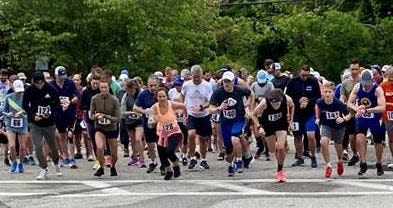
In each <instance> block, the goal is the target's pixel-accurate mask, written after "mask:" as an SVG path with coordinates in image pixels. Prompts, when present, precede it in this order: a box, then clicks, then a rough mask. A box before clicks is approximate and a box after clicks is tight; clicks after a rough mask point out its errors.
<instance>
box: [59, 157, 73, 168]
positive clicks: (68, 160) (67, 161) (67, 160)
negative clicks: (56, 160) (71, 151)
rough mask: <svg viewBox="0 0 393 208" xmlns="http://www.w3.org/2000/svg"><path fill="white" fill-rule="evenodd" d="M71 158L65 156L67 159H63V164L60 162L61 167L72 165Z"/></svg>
mask: <svg viewBox="0 0 393 208" xmlns="http://www.w3.org/2000/svg"><path fill="white" fill-rule="evenodd" d="M70 162H71V161H70V159H68V158H65V159H63V160H62V162H61V164H60V166H61V167H67V166H70Z"/></svg>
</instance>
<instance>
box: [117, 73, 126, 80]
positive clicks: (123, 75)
mask: <svg viewBox="0 0 393 208" xmlns="http://www.w3.org/2000/svg"><path fill="white" fill-rule="evenodd" d="M127 78H128V75H127V74H120V76H119V80H122V81H123V80H125V79H127Z"/></svg>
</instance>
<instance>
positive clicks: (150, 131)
mask: <svg viewBox="0 0 393 208" xmlns="http://www.w3.org/2000/svg"><path fill="white" fill-rule="evenodd" d="M143 131H144V132H145V140H146V143H157V141H158V136H157V133H156V128H146V127H145V128H143Z"/></svg>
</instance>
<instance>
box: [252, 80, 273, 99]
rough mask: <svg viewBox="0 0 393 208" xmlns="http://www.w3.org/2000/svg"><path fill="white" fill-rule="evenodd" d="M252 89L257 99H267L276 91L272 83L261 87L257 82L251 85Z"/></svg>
mask: <svg viewBox="0 0 393 208" xmlns="http://www.w3.org/2000/svg"><path fill="white" fill-rule="evenodd" d="M250 89H251V91H253V92H254V93H255V98H262V97H263V98H267V96H268V95H269V93H270V92H271V91H272V90H273V89H274V85H273V83H271V82H267V83H266V84H265V85H263V86H261V85H259V84H258V83H257V82H254V83H252V84H251V87H250Z"/></svg>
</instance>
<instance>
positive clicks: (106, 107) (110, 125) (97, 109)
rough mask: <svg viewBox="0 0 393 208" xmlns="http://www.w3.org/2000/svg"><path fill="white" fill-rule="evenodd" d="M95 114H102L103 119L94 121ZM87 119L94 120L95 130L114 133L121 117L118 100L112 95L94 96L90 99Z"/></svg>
mask: <svg viewBox="0 0 393 208" xmlns="http://www.w3.org/2000/svg"><path fill="white" fill-rule="evenodd" d="M96 113H101V114H104V116H103V117H104V118H103V119H101V120H99V119H94V115H95V114H96ZM89 117H90V119H92V120H94V124H95V127H96V129H99V130H103V131H115V130H116V129H117V128H118V123H119V122H120V117H121V112H120V104H119V100H118V99H117V98H116V97H115V96H113V95H102V94H97V95H95V96H94V97H93V98H92V99H91V104H90V114H89Z"/></svg>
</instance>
